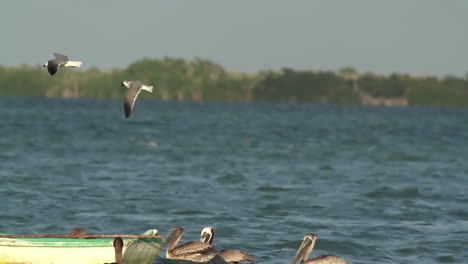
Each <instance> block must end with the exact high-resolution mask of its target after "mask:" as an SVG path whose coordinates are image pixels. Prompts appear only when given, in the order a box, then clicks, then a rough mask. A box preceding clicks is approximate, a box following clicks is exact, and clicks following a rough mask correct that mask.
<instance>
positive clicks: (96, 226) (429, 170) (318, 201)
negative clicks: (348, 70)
mask: <svg viewBox="0 0 468 264" xmlns="http://www.w3.org/2000/svg"><path fill="white" fill-rule="evenodd" d="M122 104H123V103H122V102H121V101H112V100H108V101H105V100H59V99H24V98H0V113H1V117H0V122H1V124H0V135H1V136H0V178H1V188H0V208H1V209H0V214H1V216H0V232H8V233H15V234H66V233H68V232H69V230H70V229H71V228H73V227H76V226H80V227H84V228H86V229H87V230H88V233H94V234H95V233H98V234H99V233H105V234H109V233H131V234H139V233H142V232H143V231H145V230H146V229H149V228H156V229H158V230H160V233H161V234H162V235H166V234H167V233H168V232H169V230H170V229H171V228H172V227H173V226H176V225H178V226H182V227H184V228H185V230H186V233H185V235H184V237H183V239H182V242H187V241H191V240H198V238H199V233H200V231H201V229H202V228H203V227H205V226H214V227H215V228H216V237H215V241H214V244H215V246H216V247H217V248H221V249H222V248H231V249H240V250H244V251H247V252H249V253H251V254H253V255H255V256H256V257H257V260H258V262H259V263H269V264H272V263H273V264H274V263H278V264H280V263H281V264H284V263H288V264H289V263H290V261H291V260H292V257H293V255H294V253H295V251H296V249H297V248H298V246H299V244H300V242H301V240H302V238H303V236H304V235H305V234H307V233H316V234H318V236H319V240H318V241H317V244H316V247H315V250H314V252H313V253H312V255H313V256H318V255H322V254H331V255H338V256H341V257H343V258H345V259H346V260H347V261H348V262H350V263H467V262H468V238H467V237H468V197H467V192H468V165H467V162H468V109H463V108H453V109H441V108H384V107H368V106H335V105H284V104H283V105H280V104H213V103H203V104H195V103H169V102H155V101H139V102H137V105H136V107H135V110H134V112H133V114H132V116H131V117H130V119H125V118H123V116H124V114H123V106H122ZM160 256H162V257H163V256H164V254H163V252H161V253H160ZM156 261H157V262H164V260H162V259H160V258H158V259H157V260H156Z"/></svg>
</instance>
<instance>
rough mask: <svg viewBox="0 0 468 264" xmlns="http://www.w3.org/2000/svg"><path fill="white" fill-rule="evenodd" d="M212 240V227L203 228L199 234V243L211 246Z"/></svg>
mask: <svg viewBox="0 0 468 264" xmlns="http://www.w3.org/2000/svg"><path fill="white" fill-rule="evenodd" d="M213 239H214V228H213V227H205V228H203V229H202V231H201V234H200V242H203V243H208V244H210V245H211V243H213Z"/></svg>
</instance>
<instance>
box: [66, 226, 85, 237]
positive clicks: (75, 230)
mask: <svg viewBox="0 0 468 264" xmlns="http://www.w3.org/2000/svg"><path fill="white" fill-rule="evenodd" d="M68 235H70V236H84V235H86V230H84V229H83V228H81V227H75V228H73V229H72V230H71V231H70V233H69V234H68Z"/></svg>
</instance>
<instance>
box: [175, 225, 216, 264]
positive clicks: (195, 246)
mask: <svg viewBox="0 0 468 264" xmlns="http://www.w3.org/2000/svg"><path fill="white" fill-rule="evenodd" d="M183 235H184V229H183V228H182V227H178V226H176V227H174V228H172V231H171V233H170V234H169V235H168V236H167V237H166V245H168V247H167V250H166V258H168V259H182V260H189V261H194V262H207V261H210V260H211V259H213V258H215V257H216V254H209V253H213V252H217V251H218V250H216V248H214V247H212V246H211V245H210V244H209V243H205V242H199V241H192V242H188V243H185V244H182V245H180V246H177V243H179V241H180V239H181V238H182V236H183Z"/></svg>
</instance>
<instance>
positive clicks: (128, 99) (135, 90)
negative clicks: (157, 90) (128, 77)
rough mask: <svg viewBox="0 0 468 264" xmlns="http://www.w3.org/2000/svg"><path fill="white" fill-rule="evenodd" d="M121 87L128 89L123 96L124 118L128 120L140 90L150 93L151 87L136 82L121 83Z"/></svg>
mask: <svg viewBox="0 0 468 264" xmlns="http://www.w3.org/2000/svg"><path fill="white" fill-rule="evenodd" d="M121 86H125V87H127V88H128V91H127V95H126V96H125V101H124V110H125V117H126V118H128V117H129V116H130V114H131V113H132V110H133V106H135V101H136V99H137V97H138V94H140V92H141V90H145V91H148V92H150V93H152V92H153V86H148V85H144V84H142V83H141V82H140V81H137V80H133V81H123V82H122V84H121Z"/></svg>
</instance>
